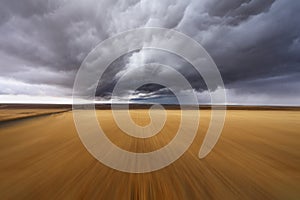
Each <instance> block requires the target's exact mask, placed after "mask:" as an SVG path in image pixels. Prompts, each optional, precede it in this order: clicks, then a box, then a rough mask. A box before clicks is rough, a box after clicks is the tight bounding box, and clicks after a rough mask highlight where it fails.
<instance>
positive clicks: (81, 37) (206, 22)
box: [0, 0, 300, 103]
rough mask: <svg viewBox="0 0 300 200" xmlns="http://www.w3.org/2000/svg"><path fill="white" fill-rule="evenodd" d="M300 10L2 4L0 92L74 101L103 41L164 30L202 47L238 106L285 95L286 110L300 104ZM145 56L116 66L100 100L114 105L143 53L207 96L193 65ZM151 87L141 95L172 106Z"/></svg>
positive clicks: (236, 3)
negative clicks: (88, 61)
mask: <svg viewBox="0 0 300 200" xmlns="http://www.w3.org/2000/svg"><path fill="white" fill-rule="evenodd" d="M299 10H300V2H299V1H293V0H277V1H274V0H246V1H240V0H226V1H225V0H223V1H218V0H203V1H199V0H190V1H182V0H177V1H173V0H167V1H159V0H157V1H144V0H142V1H138V0H132V1H117V0H102V1H95V0H87V1H68V0H53V1H42V0H28V1H17V0H10V1H9V0H1V1H0V59H1V63H0V69H1V70H0V78H1V84H0V93H1V94H7V95H9V94H29V95H34V94H36V93H34V94H32V93H31V92H29V91H30V90H31V89H32V90H37V91H44V90H45V91H44V93H45V94H46V95H54V94H55V95H61V96H68V95H70V90H71V89H72V85H73V80H74V77H75V75H76V71H77V70H78V68H79V66H80V64H81V62H82V61H83V59H84V58H85V56H86V55H87V54H88V53H89V52H90V50H92V49H93V48H94V47H95V46H96V45H97V44H98V43H99V42H100V41H103V40H104V39H106V38H108V37H110V36H112V35H114V34H117V33H119V32H121V31H125V30H129V29H132V28H137V27H147V26H158V27H165V28H174V29H176V30H178V31H181V32H183V33H185V34H187V35H189V36H191V37H192V38H194V39H195V40H197V41H198V42H199V43H200V44H202V45H203V46H204V47H205V48H206V50H207V51H208V52H209V53H210V55H211V56H212V58H213V59H214V61H215V62H216V64H217V66H218V67H219V69H220V71H221V74H222V76H223V79H224V82H225V84H226V88H227V89H228V91H229V95H232V97H233V98H232V99H234V101H238V100H237V99H238V98H239V97H240V99H242V100H243V101H245V102H248V100H245V98H246V97H245V98H243V95H244V96H245V95H246V96H247V98H250V96H251V95H252V94H255V95H257V96H259V95H260V94H262V95H265V96H264V97H263V100H262V101H267V99H268V98H269V99H272V98H274V97H281V96H283V95H284V96H285V97H286V98H287V100H285V101H284V102H285V103H288V102H289V100H288V96H291V99H290V102H291V103H297V98H296V97H295V95H296V94H300V91H299V89H298V88H299V87H298V86H299V82H300V81H299V79H297V78H298V76H297V75H298V74H299V72H300V66H299V65H300V64H299V63H300V56H299V52H300V25H299V22H298V21H299V20H298V19H299V18H300V13H299ZM142 52H143V51H137V52H134V53H129V54H127V55H125V56H123V57H122V58H120V59H117V60H116V61H115V62H114V63H113V64H112V65H111V66H110V68H109V70H108V71H106V73H105V76H103V77H102V79H101V80H100V82H99V87H98V90H97V95H98V96H102V97H108V98H109V97H110V94H111V91H112V89H113V87H114V85H115V83H116V82H117V81H118V78H119V76H120V74H122V73H123V72H125V71H126V70H127V69H130V68H132V67H134V66H135V65H134V62H135V61H134V58H135V57H138V56H141V55H142V54H144V56H145V55H146V57H147V62H148V63H151V62H154V61H155V62H160V63H165V64H168V65H170V66H173V67H174V68H176V69H177V70H178V71H180V72H181V73H182V74H183V75H184V76H185V77H187V78H188V79H189V80H190V82H191V84H192V85H193V86H194V87H195V88H196V90H197V92H199V95H201V94H203V95H204V96H205V95H206V94H204V93H205V89H206V88H205V85H204V84H203V81H202V80H201V78H199V75H198V74H197V73H196V72H195V70H192V69H191V66H190V65H189V64H188V63H186V62H185V61H183V60H182V59H179V58H175V57H174V55H165V54H164V53H161V52H158V53H153V52H150V51H149V52H147V53H142ZM147 62H146V63H147ZM279 77H280V78H279ZM295 77H296V78H295ZM275 80H276V81H280V83H281V84H277V82H276V81H275ZM4 83H5V84H4ZM282 85H283V86H282ZM22 87H23V88H22ZM148 87H149V89H147V87H146V86H145V87H144V88H140V90H138V91H137V92H135V93H134V95H136V97H138V98H150V96H152V97H153V96H155V97H163V96H164V94H165V97H164V98H168V101H169V95H170V94H169V92H168V91H167V90H165V91H164V90H162V89H161V88H160V87H157V88H156V87H154V88H153V86H150V85H149V86H148ZM39 88H40V89H39ZM45 88H46V89H45ZM49 88H51V89H49ZM55 88H57V92H54V90H55ZM216 89H217V87H216ZM294 90H296V92H295V93H294V95H293V92H292V91H294ZM297 90H298V91H297ZM22 91H23V92H22ZM146 91H148V94H151V95H150V96H149V95H147V94H146V93H147V92H146ZM289 91H290V92H289ZM205 98H206V97H205ZM205 98H204V99H205ZM295 99H296V100H295ZM229 100H230V98H229ZM241 103H242V102H241Z"/></svg>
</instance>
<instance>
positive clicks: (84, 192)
mask: <svg viewBox="0 0 300 200" xmlns="http://www.w3.org/2000/svg"><path fill="white" fill-rule="evenodd" d="M22 112H25V111H22V110H20V109H8V110H4V109H2V110H1V109H0V116H10V119H11V118H12V117H11V116H15V117H16V118H17V117H18V116H19V115H20V113H22ZM32 112H34V113H40V112H44V111H43V110H42V111H39V110H35V111H32ZM46 112H49V111H46ZM51 112H57V110H55V111H54V110H51ZM130 112H131V116H132V118H133V120H134V121H135V122H136V123H137V124H139V125H146V124H148V123H149V122H150V120H149V115H148V110H146V109H137V110H131V111H130ZM166 112H167V121H166V124H165V126H164V127H163V129H162V130H161V131H160V132H159V133H158V134H157V135H155V136H153V137H150V138H144V139H140V138H139V139H138V138H134V137H132V136H129V135H127V134H124V133H123V132H122V131H121V130H120V129H119V128H118V126H117V125H116V124H115V122H114V120H113V117H112V113H111V111H110V110H97V116H98V118H99V123H100V124H101V126H102V128H103V130H104V131H105V133H106V135H107V136H108V138H109V139H110V140H111V141H112V142H113V143H114V144H116V145H118V146H119V147H121V148H122V149H125V150H128V151H132V152H149V151H153V150H156V149H159V148H161V147H163V146H164V145H166V144H167V143H168V142H170V141H171V139H172V138H173V137H174V135H175V134H176V131H177V129H178V126H179V122H180V111H179V110H167V111H166ZM47 114H49V113H47ZM299 119H300V111H296V110H294V111H292V110H290V111H289V110H285V111H280V110H228V111H227V116H226V121H225V125H224V129H223V132H222V135H221V137H220V139H219V141H218V143H217V145H216V146H215V148H214V149H213V150H212V152H211V153H210V154H209V155H208V156H207V157H205V158H204V159H199V158H198V153H199V148H200V146H201V144H202V141H203V138H204V136H205V133H206V130H207V128H208V125H209V121H210V111H209V110H201V115H200V127H199V130H198V134H197V136H196V138H195V140H194V142H193V143H192V145H191V146H190V148H189V149H188V151H186V152H185V153H184V155H183V156H182V157H180V158H179V159H178V160H177V161H175V162H174V163H172V164H171V165H169V166H167V167H165V168H163V169H161V170H158V171H155V172H151V173H144V174H131V173H124V172H120V171H117V170H114V169H111V168H109V167H107V166H105V165H103V164H102V163H100V162H99V161H97V160H96V159H95V158H93V157H92V156H91V155H90V154H89V153H88V151H87V150H86V149H85V147H84V146H83V144H82V143H81V141H80V139H79V136H78V134H77V132H76V129H75V125H74V121H73V115H72V111H67V112H63V113H56V114H51V115H45V116H42V117H32V118H27V119H26V120H23V119H22V120H14V121H9V122H2V123H0V199H300V120H299Z"/></svg>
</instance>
